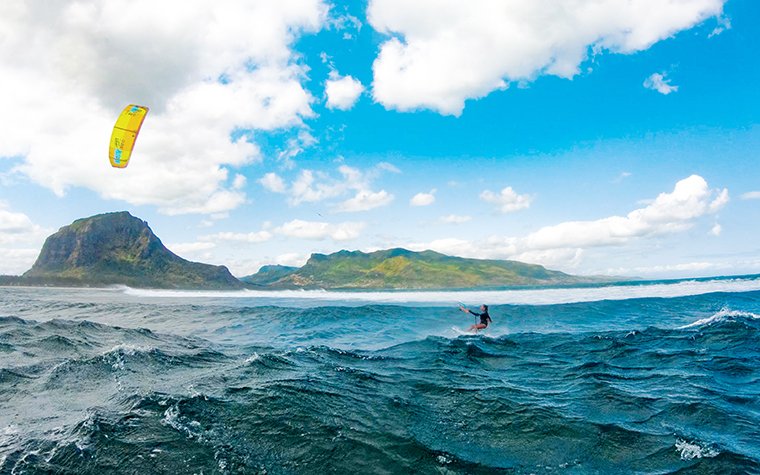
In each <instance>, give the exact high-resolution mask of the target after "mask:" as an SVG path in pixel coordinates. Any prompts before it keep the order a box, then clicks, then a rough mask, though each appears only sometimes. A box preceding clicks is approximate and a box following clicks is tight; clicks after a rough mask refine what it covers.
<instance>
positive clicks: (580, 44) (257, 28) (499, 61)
mask: <svg viewBox="0 0 760 475" xmlns="http://www.w3.org/2000/svg"><path fill="white" fill-rule="evenodd" d="M182 5H183V8H182V9H176V8H174V7H175V6H173V5H172V4H171V2H168V3H166V4H162V5H161V6H160V7H157V6H156V5H154V4H153V3H152V2H148V1H135V2H130V3H129V10H130V12H131V13H130V14H129V15H115V14H114V13H115V12H118V11H121V10H119V8H120V7H121V6H123V5H120V2H119V1H115V2H109V3H108V4H101V3H100V2H94V1H93V2H86V1H85V2H59V3H58V4H57V5H56V6H55V7H53V10H54V11H51V7H50V6H49V5H45V4H44V2H34V1H33V2H13V1H11V2H4V3H3V5H2V6H0V31H2V32H4V33H3V35H2V36H0V107H2V108H3V109H4V110H6V111H13V113H11V114H4V117H3V118H2V119H0V128H2V130H3V131H4V133H3V139H2V140H0V254H2V255H4V259H3V260H2V264H0V273H20V272H23V271H24V270H26V269H27V268H29V267H30V266H31V264H32V263H33V262H34V259H35V257H36V255H37V253H38V252H39V249H40V247H41V245H42V243H43V242H44V238H45V237H46V236H47V235H48V234H50V233H51V232H53V231H54V230H56V229H57V228H59V227H60V226H63V225H65V224H68V223H70V222H71V221H73V220H74V219H77V218H80V217H85V216H89V215H92V214H96V213H101V212H107V211H118V210H128V211H130V212H131V213H132V214H134V215H135V216H138V217H140V218H142V219H145V220H147V221H148V223H149V224H150V225H151V227H152V228H153V230H154V231H155V232H156V233H157V234H158V235H159V237H161V238H162V240H163V241H164V243H165V244H167V246H169V248H170V249H172V250H174V251H175V252H177V253H178V254H180V255H181V256H183V257H186V258H188V259H192V260H199V261H203V262H209V263H214V264H225V265H227V266H228V267H230V269H231V270H232V271H233V273H234V274H236V275H245V274H249V273H252V272H255V271H256V270H257V269H258V267H260V266H261V265H263V264H268V263H282V264H290V265H300V264H303V263H304V262H305V260H306V259H307V258H308V256H309V254H310V253H312V252H333V251H337V250H339V249H360V250H374V249H380V248H388V247H396V246H403V247H408V248H412V249H419V250H421V249H427V248H430V249H435V250H439V251H441V252H446V253H448V254H455V255H462V256H469V257H480V258H498V259H517V260H523V261H527V262H535V263H539V264H543V265H546V266H547V267H550V268H554V269H560V270H563V271H567V272H571V273H578V274H614V275H636V276H644V277H683V276H701V275H716V274H740V273H755V272H760V245H758V244H757V239H756V238H755V236H757V234H758V231H759V229H758V224H757V223H760V173H759V172H758V164H759V163H760V160H759V158H760V157H758V150H760V125H759V124H758V111H759V110H760V92H759V91H760V88H758V87H757V84H758V83H760V66H759V65H758V61H757V58H758V57H760V48H759V47H758V46H759V45H760V41H759V38H758V32H757V28H756V25H757V24H758V20H760V5H757V3H756V2H752V1H750V0H728V1H723V0H693V1H690V2H675V1H673V2H666V1H656V2H653V1H647V0H641V1H639V2H631V3H630V4H629V3H628V2H623V1H620V0H605V1H601V2H599V1H596V2H584V1H577V2H570V1H567V2H559V1H557V2H532V1H526V2H517V1H516V2H511V3H503V2H498V1H489V0H479V1H460V2H457V1H452V2H448V3H445V4H441V3H440V2H432V1H416V2H408V1H407V2H401V1H400V0H373V1H370V2H332V3H327V2H322V1H318V0H291V1H283V2H278V3H277V4H272V3H267V2H260V3H251V2H235V1H227V2H203V1H197V2H184V3H182ZM129 103H139V104H143V105H146V106H148V107H150V108H151V112H150V113H149V115H148V117H147V119H146V121H145V124H144V126H143V130H142V131H141V134H140V137H139V138H138V143H137V146H136V148H135V152H134V154H133V158H132V162H131V163H130V165H129V167H128V168H127V169H124V170H117V169H112V168H111V167H110V165H109V164H108V158H107V142H108V138H109V136H110V128H111V127H112V126H113V122H114V121H115V118H116V115H117V114H118V112H119V111H120V109H121V108H122V107H123V106H124V105H126V104H129Z"/></svg>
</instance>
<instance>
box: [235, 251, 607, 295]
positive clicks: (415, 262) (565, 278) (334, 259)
mask: <svg viewBox="0 0 760 475" xmlns="http://www.w3.org/2000/svg"><path fill="white" fill-rule="evenodd" d="M244 279H245V281H246V282H249V283H255V284H258V285H267V286H269V287H270V288H323V289H464V288H495V287H505V286H526V285H569V284H578V283H591V282H600V281H602V279H597V278H586V277H578V276H572V275H569V274H565V273H564V272H559V271H553V270H548V269H546V268H545V267H543V266H540V265H534V264H525V263H522V262H517V261H505V260H483V259H467V258H463V257H452V256H447V255H445V254H441V253H438V252H434V251H423V252H414V251H409V250H406V249H388V250H383V251H376V252H370V253H365V252H360V251H353V252H351V251H340V252H336V253H333V254H329V255H325V254H312V255H311V257H310V258H309V260H308V262H306V264H305V265H304V266H303V267H301V268H300V269H293V268H285V267H282V266H279V267H277V268H274V267H273V266H268V267H266V268H262V270H261V271H260V272H259V273H257V274H254V275H252V276H247V277H245V278H244Z"/></svg>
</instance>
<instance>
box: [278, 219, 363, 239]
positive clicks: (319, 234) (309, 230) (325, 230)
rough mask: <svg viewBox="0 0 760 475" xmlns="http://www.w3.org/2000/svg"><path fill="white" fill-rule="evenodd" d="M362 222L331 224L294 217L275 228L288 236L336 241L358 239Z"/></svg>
mask: <svg viewBox="0 0 760 475" xmlns="http://www.w3.org/2000/svg"><path fill="white" fill-rule="evenodd" d="M364 226H365V224H364V223H360V222H344V223H337V224H331V223H326V222H322V221H304V220H301V219H294V220H293V221H290V222H287V223H284V224H283V225H282V226H279V227H278V228H276V229H275V232H277V233H278V234H282V235H284V236H288V237H294V238H299V239H313V240H318V241H321V240H323V239H327V238H330V239H333V240H334V241H350V240H352V239H356V238H357V237H359V235H360V234H361V231H362V230H363V229H364Z"/></svg>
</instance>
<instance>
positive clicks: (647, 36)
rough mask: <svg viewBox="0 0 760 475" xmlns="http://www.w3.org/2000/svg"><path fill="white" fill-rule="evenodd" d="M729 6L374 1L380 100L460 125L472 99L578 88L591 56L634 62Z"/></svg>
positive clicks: (707, 1)
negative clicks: (520, 85)
mask: <svg viewBox="0 0 760 475" xmlns="http://www.w3.org/2000/svg"><path fill="white" fill-rule="evenodd" d="M724 1H725V0H690V1H682V0H681V1H679V0H639V1H636V2H631V1H628V0H527V1H511V2H504V1H502V0H458V1H457V0H450V1H446V2H441V1H438V0H420V1H415V2H413V3H410V2H407V1H405V0H371V1H370V3H369V6H368V9H367V18H368V21H369V23H370V24H371V25H372V27H373V28H374V29H375V30H377V31H379V32H380V33H384V34H387V35H389V36H390V38H389V39H388V40H386V41H385V42H384V43H383V44H382V45H381V46H380V52H379V54H378V56H377V58H376V59H375V62H374V64H373V72H374V81H373V90H372V94H373V97H374V99H375V100H376V101H377V102H379V103H381V104H383V105H384V106H385V107H387V108H391V109H398V110H402V111H408V110H415V109H420V108H426V109H432V110H435V111H438V112H440V113H441V114H452V115H459V114H460V113H461V112H462V109H463V108H464V101H465V100H467V99H473V98H480V97H484V96H486V95H487V94H489V93H490V92H492V91H494V90H498V89H505V88H506V87H507V86H508V84H509V83H510V82H513V81H517V82H525V81H531V80H533V79H535V78H536V77H537V76H539V75H544V74H548V75H554V76H559V77H563V78H572V77H573V76H575V75H576V74H578V73H579V67H580V65H581V63H583V62H584V61H585V60H586V59H587V57H588V55H589V53H591V54H593V55H597V54H601V53H602V52H604V51H609V52H612V53H622V54H630V53H635V52H637V51H642V50H645V49H647V48H649V47H650V46H652V45H653V44H654V43H656V42H658V41H661V40H663V39H665V38H668V37H671V36H673V35H674V34H676V33H677V32H679V31H682V30H685V29H688V28H691V27H693V26H695V25H696V24H698V23H700V22H702V21H704V20H706V19H708V18H710V17H720V15H721V13H722V7H723V3H724Z"/></svg>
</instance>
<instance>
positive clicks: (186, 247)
mask: <svg viewBox="0 0 760 475" xmlns="http://www.w3.org/2000/svg"><path fill="white" fill-rule="evenodd" d="M166 247H167V248H169V250H170V251H172V252H173V253H175V254H177V255H178V256H198V255H208V254H206V251H209V250H211V249H213V248H215V247H216V244H214V243H213V242H203V241H198V242H178V243H174V244H168V245H167V246H166Z"/></svg>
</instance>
